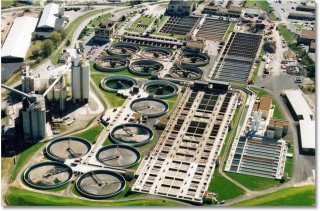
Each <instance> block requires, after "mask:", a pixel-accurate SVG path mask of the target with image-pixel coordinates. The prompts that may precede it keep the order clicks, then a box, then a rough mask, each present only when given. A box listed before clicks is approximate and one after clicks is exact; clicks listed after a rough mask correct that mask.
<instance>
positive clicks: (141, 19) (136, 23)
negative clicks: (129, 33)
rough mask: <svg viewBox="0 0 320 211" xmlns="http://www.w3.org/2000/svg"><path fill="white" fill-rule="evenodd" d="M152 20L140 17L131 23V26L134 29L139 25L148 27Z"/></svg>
mask: <svg viewBox="0 0 320 211" xmlns="http://www.w3.org/2000/svg"><path fill="white" fill-rule="evenodd" d="M153 20H154V18H149V17H145V16H141V17H139V18H138V19H137V20H136V21H135V22H134V23H133V26H134V27H135V26H136V25H138V24H139V23H140V24H142V25H146V26H149V25H150V24H151V23H152V21H153Z"/></svg>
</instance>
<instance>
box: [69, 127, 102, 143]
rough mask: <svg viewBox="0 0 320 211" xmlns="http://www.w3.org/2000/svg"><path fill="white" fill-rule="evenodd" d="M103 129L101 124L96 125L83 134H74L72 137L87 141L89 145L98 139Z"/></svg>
mask: <svg viewBox="0 0 320 211" xmlns="http://www.w3.org/2000/svg"><path fill="white" fill-rule="evenodd" d="M103 128H104V127H103V126H102V125H101V124H98V125H95V126H94V127H92V128H90V129H88V130H86V131H84V132H81V133H76V134H74V135H73V136H77V137H80V138H84V139H87V140H88V141H89V142H90V143H93V142H94V141H95V140H96V139H97V138H98V136H99V134H100V133H101V131H102V130H103Z"/></svg>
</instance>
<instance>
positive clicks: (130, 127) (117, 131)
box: [110, 123, 153, 146]
mask: <svg viewBox="0 0 320 211" xmlns="http://www.w3.org/2000/svg"><path fill="white" fill-rule="evenodd" d="M152 137H153V132H152V130H151V129H150V128H148V127H146V126H144V125H141V124H133V123H126V124H121V125H118V126H116V127H115V128H114V129H113V130H112V131H111V133H110V138H111V140H112V141H113V142H114V143H117V144H126V145H131V146H141V145H144V144H146V143H148V142H149V141H151V140H152Z"/></svg>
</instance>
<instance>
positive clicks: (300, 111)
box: [284, 89, 314, 120]
mask: <svg viewBox="0 0 320 211" xmlns="http://www.w3.org/2000/svg"><path fill="white" fill-rule="evenodd" d="M284 93H285V95H286V96H287V98H288V100H289V102H290V104H291V106H292V108H293V110H294V112H295V113H296V115H297V116H298V118H299V119H304V120H308V119H313V115H314V114H313V112H312V110H311V108H310V106H309V104H308V103H307V101H306V99H305V98H304V97H303V95H302V91H301V90H300V89H291V90H284Z"/></svg>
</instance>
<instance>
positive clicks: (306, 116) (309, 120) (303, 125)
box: [284, 89, 316, 154]
mask: <svg viewBox="0 0 320 211" xmlns="http://www.w3.org/2000/svg"><path fill="white" fill-rule="evenodd" d="M284 94H285V96H286V97H287V99H288V104H287V105H288V106H289V109H290V110H291V112H292V113H293V117H294V119H296V120H299V127H298V128H299V134H300V146H301V149H302V152H305V153H311V154H314V153H315V147H316V137H315V135H316V128H315V120H314V113H313V111H312V110H311V108H310V107H309V105H308V103H307V101H306V99H305V98H304V97H303V94H302V91H301V90H300V89H296V90H284Z"/></svg>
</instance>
